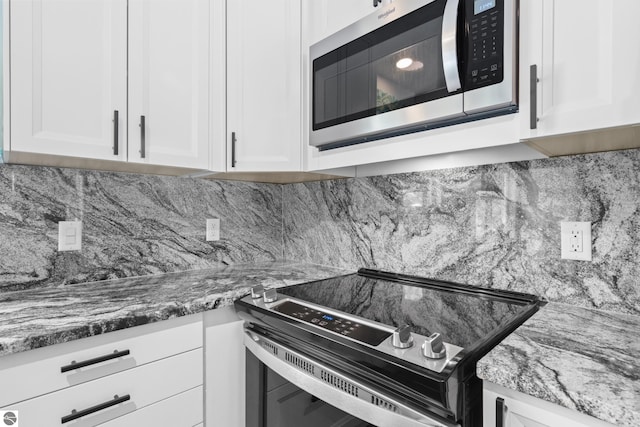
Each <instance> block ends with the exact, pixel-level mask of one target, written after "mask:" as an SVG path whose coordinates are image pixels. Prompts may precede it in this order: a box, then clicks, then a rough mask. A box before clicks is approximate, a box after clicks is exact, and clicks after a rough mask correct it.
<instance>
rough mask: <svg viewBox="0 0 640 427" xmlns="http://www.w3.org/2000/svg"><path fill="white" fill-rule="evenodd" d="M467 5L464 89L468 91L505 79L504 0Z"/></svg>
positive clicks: (472, 0) (475, 1)
mask: <svg viewBox="0 0 640 427" xmlns="http://www.w3.org/2000/svg"><path fill="white" fill-rule="evenodd" d="M466 4H467V8H466V18H467V19H466V21H467V22H468V23H469V34H468V37H467V43H466V44H467V45H466V46H465V49H467V55H466V57H467V58H468V59H467V64H466V75H465V83H466V84H465V90H471V89H477V88H481V87H484V86H489V85H492V84H496V83H500V82H502V80H503V78H504V0H469V1H467V3H466Z"/></svg>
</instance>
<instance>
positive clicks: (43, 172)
mask: <svg viewBox="0 0 640 427" xmlns="http://www.w3.org/2000/svg"><path fill="white" fill-rule="evenodd" d="M211 217H216V218H220V219H221V240H220V241H218V242H206V241H205V239H204V228H205V227H204V224H205V219H206V218H211ZM73 219H79V220H82V221H83V227H84V228H83V249H82V251H80V252H57V233H58V232H57V222H58V221H61V220H73ZM561 221H591V222H592V224H593V226H592V246H593V261H592V262H583V261H569V260H562V259H560V222H561ZM0 254H2V255H1V256H0V289H21V288H26V287H32V286H42V285H47V284H60V283H79V282H87V281H93V280H101V279H106V278H115V277H132V276H138V275H145V274H152V273H159V272H173V271H180V270H188V269H200V268H207V267H214V266H218V265H227V264H235V263H240V262H260V261H269V260H276V259H283V258H284V259H291V260H296V261H300V262H309V263H314V264H321V265H329V266H335V267H342V268H346V269H355V268H358V267H369V268H378V269H383V270H389V271H397V272H404V273H410V274H417V275H423V276H428V277H434V278H438V279H444V280H453V281H457V282H462V283H468V284H472V285H477V286H488V287H493V288H500V289H512V290H517V291H523V292H529V293H535V294H538V295H541V296H543V297H545V298H547V299H549V300H551V301H557V302H564V303H570V304H575V305H578V306H582V307H593V308H599V309H604V310H610V311H617V312H623V313H631V314H640V263H639V262H638V260H639V259H640V257H639V254H640V150H627V151H618V152H609V153H599V154H589V155H582V156H572V157H564V158H555V159H545V160H535V161H529V162H518V163H505V164H495V165H486V166H478V167H464V168H456V169H446V170H436V171H426V172H418V173H408V174H397V175H387V176H378V177H367V178H350V179H340V180H332V181H321V182H312V183H303V184H288V185H284V186H282V185H272V184H253V183H242V182H230V181H210V180H201V179H191V178H177V177H164V176H149V175H137V174H125V173H109V172H94V171H80V170H73V169H59V168H48V167H27V166H13V165H0Z"/></svg>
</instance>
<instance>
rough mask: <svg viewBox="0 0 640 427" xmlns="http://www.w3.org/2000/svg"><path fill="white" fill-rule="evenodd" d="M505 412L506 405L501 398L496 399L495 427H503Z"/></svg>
mask: <svg viewBox="0 0 640 427" xmlns="http://www.w3.org/2000/svg"><path fill="white" fill-rule="evenodd" d="M506 410H507V405H505V404H504V399H503V398H501V397H498V398H496V427H504V426H505V424H504V414H505V411H506Z"/></svg>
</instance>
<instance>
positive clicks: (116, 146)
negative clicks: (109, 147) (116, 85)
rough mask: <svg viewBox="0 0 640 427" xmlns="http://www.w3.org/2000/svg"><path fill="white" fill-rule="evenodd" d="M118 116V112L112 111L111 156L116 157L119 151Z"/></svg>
mask: <svg viewBox="0 0 640 427" xmlns="http://www.w3.org/2000/svg"><path fill="white" fill-rule="evenodd" d="M119 115H120V113H119V112H118V110H114V111H113V155H114V156H117V155H118V150H119V148H120V147H119V145H120V144H119V143H118V133H119V129H120V128H119V126H120V120H119Z"/></svg>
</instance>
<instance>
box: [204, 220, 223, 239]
mask: <svg viewBox="0 0 640 427" xmlns="http://www.w3.org/2000/svg"><path fill="white" fill-rule="evenodd" d="M206 240H207V242H215V241H218V240H220V218H211V219H207V233H206Z"/></svg>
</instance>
